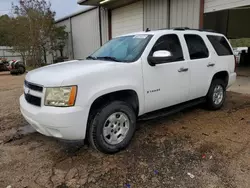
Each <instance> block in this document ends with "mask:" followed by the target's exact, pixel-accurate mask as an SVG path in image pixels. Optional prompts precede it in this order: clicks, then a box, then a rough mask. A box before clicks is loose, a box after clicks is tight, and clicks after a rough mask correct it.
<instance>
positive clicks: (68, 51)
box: [47, 18, 73, 63]
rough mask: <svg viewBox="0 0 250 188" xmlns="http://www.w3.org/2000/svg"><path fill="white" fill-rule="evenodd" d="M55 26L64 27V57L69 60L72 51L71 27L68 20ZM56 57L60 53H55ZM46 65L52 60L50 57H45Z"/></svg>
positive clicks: (71, 56)
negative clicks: (65, 33) (66, 35)
mask: <svg viewBox="0 0 250 188" xmlns="http://www.w3.org/2000/svg"><path fill="white" fill-rule="evenodd" d="M56 26H65V31H66V32H67V33H68V40H67V41H66V46H65V48H64V52H63V53H64V54H63V55H64V56H66V57H68V58H69V59H73V49H72V39H71V28H70V27H71V25H70V18H68V19H66V20H63V21H60V22H58V23H56ZM57 56H60V53H59V52H57ZM47 59H49V60H48V63H49V62H51V60H52V59H53V58H52V56H51V55H50V56H48V57H47Z"/></svg>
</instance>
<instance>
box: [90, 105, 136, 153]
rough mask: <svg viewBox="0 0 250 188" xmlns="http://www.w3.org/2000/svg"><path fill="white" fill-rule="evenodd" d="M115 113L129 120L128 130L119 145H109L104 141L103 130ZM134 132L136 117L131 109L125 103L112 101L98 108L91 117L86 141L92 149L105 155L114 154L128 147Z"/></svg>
mask: <svg viewBox="0 0 250 188" xmlns="http://www.w3.org/2000/svg"><path fill="white" fill-rule="evenodd" d="M116 112H122V113H124V114H126V115H127V117H128V119H129V129H128V132H127V134H126V136H125V138H124V139H123V140H122V141H121V142H120V143H118V144H116V145H114V144H112V145H111V144H109V143H108V142H106V141H105V138H104V136H103V128H104V126H105V122H106V120H107V119H108V117H110V115H112V114H114V113H116ZM135 130H136V115H135V112H134V110H133V108H132V107H131V106H130V105H129V104H127V103H125V102H122V101H114V102H111V103H109V104H107V105H105V106H104V107H102V108H100V109H99V110H98V111H97V113H96V114H95V115H94V116H93V119H92V120H90V121H89V130H88V141H89V143H90V144H91V146H92V147H93V148H94V149H96V150H98V151H100V152H103V153H106V154H114V153H117V152H119V151H121V150H123V149H125V148H126V147H127V146H128V145H129V143H130V142H131V140H132V138H133V136H134V133H135Z"/></svg>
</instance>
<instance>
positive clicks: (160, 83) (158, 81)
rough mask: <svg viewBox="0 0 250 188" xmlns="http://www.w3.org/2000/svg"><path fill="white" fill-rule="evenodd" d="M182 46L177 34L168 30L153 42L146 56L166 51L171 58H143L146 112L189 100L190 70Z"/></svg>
mask: <svg viewBox="0 0 250 188" xmlns="http://www.w3.org/2000/svg"><path fill="white" fill-rule="evenodd" d="M182 49H183V48H182V45H181V42H180V39H179V36H178V35H176V34H167V35H163V36H161V37H160V38H159V39H158V40H157V41H156V42H155V44H154V46H153V48H152V50H151V51H150V53H149V57H152V56H154V55H156V56H157V54H159V53H157V52H159V51H160V53H161V54H162V52H163V51H165V52H167V53H168V52H170V54H171V58H169V59H168V60H165V61H164V62H163V61H161V62H159V63H160V64H157V63H156V64H155V65H152V64H151V63H149V62H148V59H152V58H148V57H143V58H142V59H143V75H144V90H145V111H146V113H147V112H151V111H154V110H158V109H162V108H165V107H169V106H172V105H175V104H179V103H182V102H185V101H187V100H188V96H189V80H190V79H189V76H190V75H189V73H190V71H189V65H188V63H187V61H186V60H185V59H184V55H183V50H182ZM153 59H154V58H153ZM155 59H156V60H157V57H156V58H155ZM150 64H151V65H150Z"/></svg>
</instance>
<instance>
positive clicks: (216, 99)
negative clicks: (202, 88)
mask: <svg viewBox="0 0 250 188" xmlns="http://www.w3.org/2000/svg"><path fill="white" fill-rule="evenodd" d="M225 99H226V84H225V82H224V81H223V80H220V79H215V80H213V81H212V84H211V86H210V89H209V91H208V94H207V106H208V108H209V109H211V110H218V109H220V108H221V107H222V106H223V104H224V102H225Z"/></svg>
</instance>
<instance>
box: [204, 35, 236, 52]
mask: <svg viewBox="0 0 250 188" xmlns="http://www.w3.org/2000/svg"><path fill="white" fill-rule="evenodd" d="M207 38H208V40H209V41H210V42H211V44H212V45H213V47H214V49H215V51H216V52H217V54H218V56H225V55H233V52H232V49H231V48H230V46H229V44H228V42H227V40H226V39H225V37H223V36H214V35H208V36H207Z"/></svg>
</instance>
